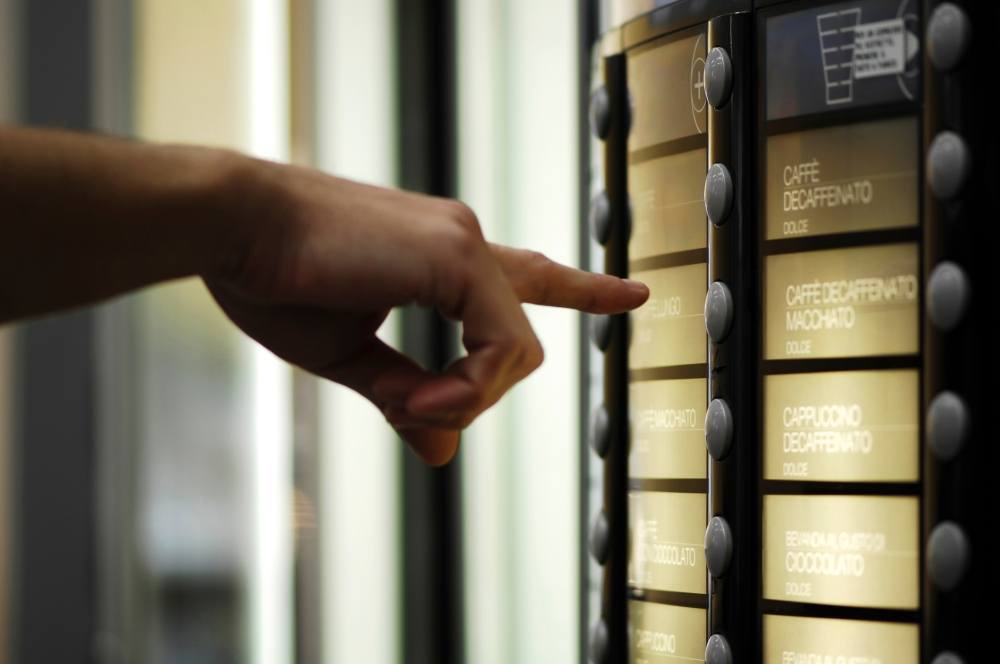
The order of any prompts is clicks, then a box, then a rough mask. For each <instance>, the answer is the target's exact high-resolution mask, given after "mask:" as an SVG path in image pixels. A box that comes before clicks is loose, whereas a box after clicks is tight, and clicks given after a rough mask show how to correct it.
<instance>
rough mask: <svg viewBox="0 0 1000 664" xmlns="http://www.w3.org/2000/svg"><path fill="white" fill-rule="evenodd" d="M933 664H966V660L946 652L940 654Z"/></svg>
mask: <svg viewBox="0 0 1000 664" xmlns="http://www.w3.org/2000/svg"><path fill="white" fill-rule="evenodd" d="M931 664H965V660H963V659H962V658H961V657H959V656H958V655H956V654H955V653H953V652H950V651H947V650H946V651H945V652H939V653H938V654H937V657H935V658H934V659H933V661H931Z"/></svg>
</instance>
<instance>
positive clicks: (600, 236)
mask: <svg viewBox="0 0 1000 664" xmlns="http://www.w3.org/2000/svg"><path fill="white" fill-rule="evenodd" d="M590 232H591V233H592V234H593V236H594V239H595V240H597V241H598V242H599V243H601V244H602V245H604V244H607V243H608V239H609V238H610V237H611V201H609V200H608V193H607V192H606V191H602V192H601V193H599V194H598V195H597V196H595V197H594V200H592V201H591V202H590Z"/></svg>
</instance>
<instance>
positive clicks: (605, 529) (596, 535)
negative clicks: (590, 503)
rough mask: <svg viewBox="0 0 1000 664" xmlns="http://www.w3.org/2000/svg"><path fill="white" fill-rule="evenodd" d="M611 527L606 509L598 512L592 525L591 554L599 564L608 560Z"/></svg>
mask: <svg viewBox="0 0 1000 664" xmlns="http://www.w3.org/2000/svg"><path fill="white" fill-rule="evenodd" d="M610 534H611V527H610V526H609V525H608V517H607V516H605V514H604V510H601V511H600V512H598V513H597V516H596V517H594V523H593V524H591V526H590V540H589V542H588V543H589V544H590V555H592V556H594V560H596V561H597V564H598V565H603V564H604V563H606V562H608V542H609V541H610V539H611V538H610Z"/></svg>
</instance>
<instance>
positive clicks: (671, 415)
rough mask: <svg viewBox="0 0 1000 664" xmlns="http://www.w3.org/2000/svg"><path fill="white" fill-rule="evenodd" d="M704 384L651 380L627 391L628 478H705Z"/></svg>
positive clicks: (705, 389)
mask: <svg viewBox="0 0 1000 664" xmlns="http://www.w3.org/2000/svg"><path fill="white" fill-rule="evenodd" d="M707 390H708V381H707V380H705V379H704V378H693V379H690V380H653V381H644V382H640V383H632V384H631V385H629V411H630V417H629V421H630V422H631V431H632V443H631V446H630V448H629V458H628V467H629V477H635V478H704V477H706V476H707V457H706V453H705V408H706V403H705V402H706V399H707V397H706V394H707Z"/></svg>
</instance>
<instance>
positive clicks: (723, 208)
mask: <svg viewBox="0 0 1000 664" xmlns="http://www.w3.org/2000/svg"><path fill="white" fill-rule="evenodd" d="M732 208H733V176H732V175H730V173H729V169H728V168H726V167H725V165H724V164H712V165H711V166H710V167H709V168H708V175H707V176H706V177H705V213H706V214H707V215H708V220H709V221H711V222H712V224H714V225H715V226H721V225H722V224H724V223H726V219H727V218H728V217H729V212H730V211H731V210H732Z"/></svg>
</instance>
